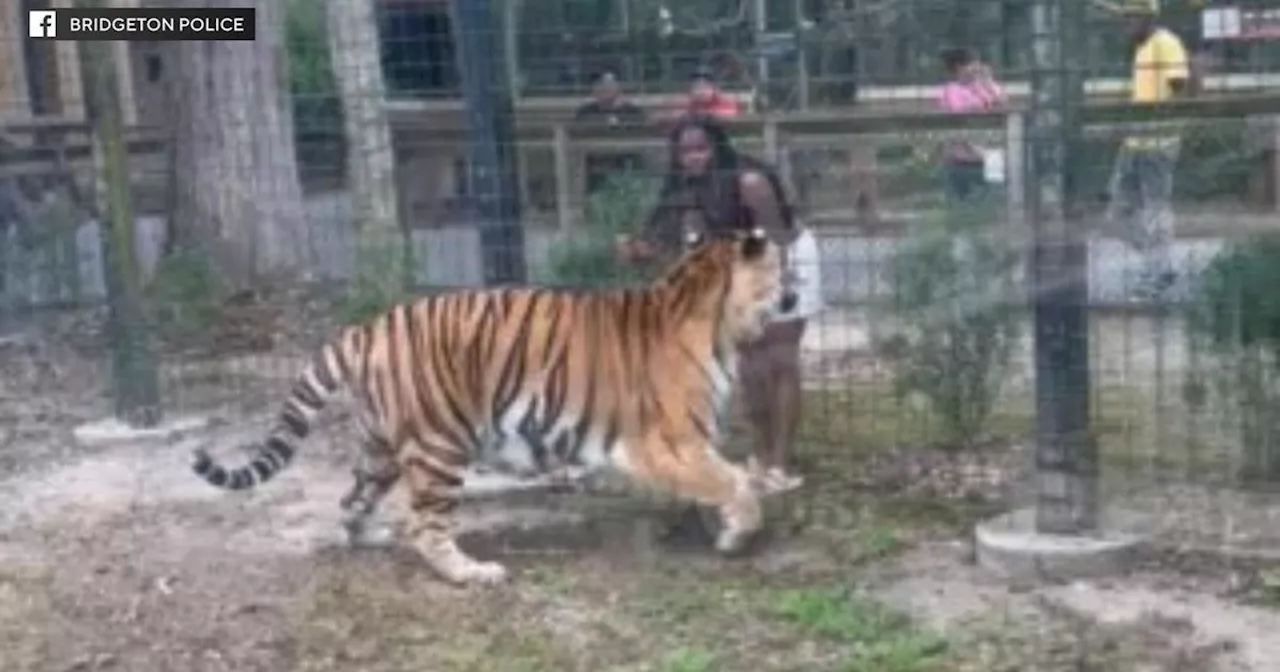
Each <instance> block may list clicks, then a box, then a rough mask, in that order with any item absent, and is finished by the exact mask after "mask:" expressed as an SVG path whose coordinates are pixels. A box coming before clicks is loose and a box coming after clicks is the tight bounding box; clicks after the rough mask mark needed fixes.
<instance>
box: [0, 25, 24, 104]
mask: <svg viewBox="0 0 1280 672" xmlns="http://www.w3.org/2000/svg"><path fill="white" fill-rule="evenodd" d="M21 6H22V3H20V2H0V45H3V49H4V51H3V52H0V116H3V117H8V118H23V117H27V116H30V114H31V96H30V95H29V94H28V92H27V56H26V53H25V52H24V51H23V48H22V47H23V45H24V44H26V41H27V36H26V35H25V34H23V30H24V26H25V25H26V22H25V20H24V17H23V13H22V11H21Z"/></svg>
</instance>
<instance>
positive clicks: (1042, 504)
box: [1025, 0, 1098, 534]
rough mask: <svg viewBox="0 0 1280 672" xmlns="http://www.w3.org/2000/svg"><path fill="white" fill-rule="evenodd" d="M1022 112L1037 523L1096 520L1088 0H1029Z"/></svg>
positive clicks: (1090, 523)
mask: <svg viewBox="0 0 1280 672" xmlns="http://www.w3.org/2000/svg"><path fill="white" fill-rule="evenodd" d="M1033 1H1034V4H1033V5H1032V8H1031V11H1032V18H1031V26H1032V39H1031V51H1032V71H1031V88H1032V98H1031V106H1030V110H1029V113H1028V116H1027V122H1028V123H1027V141H1028V142H1027V144H1028V152H1029V156H1028V157H1027V161H1026V164H1025V165H1026V166H1027V169H1028V171H1029V174H1028V175H1027V181H1026V184H1027V205H1028V215H1029V217H1028V221H1030V222H1031V224H1032V226H1033V227H1034V240H1035V251H1034V260H1033V277H1034V282H1033V287H1034V296H1033V304H1034V312H1035V368H1036V472H1037V473H1036V478H1037V506H1036V528H1037V530H1038V531H1040V532H1043V533H1050V534H1079V533H1083V532H1086V531H1088V530H1091V529H1093V528H1094V527H1095V526H1096V525H1097V515H1098V454H1097V445H1096V443H1095V441H1094V439H1093V435H1092V431H1091V429H1090V417H1089V416H1090V413H1089V406H1090V405H1089V397H1090V371H1089V315H1088V300H1089V287H1088V276H1087V269H1088V246H1087V240H1086V237H1085V234H1084V231H1083V227H1082V226H1081V224H1080V221H1079V211H1078V205H1079V202H1080V199H1079V194H1078V184H1079V175H1080V165H1079V147H1080V142H1079V138H1080V131H1081V129H1080V112H1081V106H1082V102H1083V100H1084V80H1083V68H1082V65H1083V63H1082V60H1081V57H1080V56H1079V54H1081V53H1082V52H1081V51H1080V50H1079V49H1078V48H1077V47H1078V46H1079V45H1080V44H1082V43H1083V39H1082V38H1083V35H1084V10H1085V3H1084V2H1081V1H1080V0H1033Z"/></svg>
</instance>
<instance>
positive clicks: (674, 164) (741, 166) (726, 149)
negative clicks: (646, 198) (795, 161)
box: [646, 115, 795, 245]
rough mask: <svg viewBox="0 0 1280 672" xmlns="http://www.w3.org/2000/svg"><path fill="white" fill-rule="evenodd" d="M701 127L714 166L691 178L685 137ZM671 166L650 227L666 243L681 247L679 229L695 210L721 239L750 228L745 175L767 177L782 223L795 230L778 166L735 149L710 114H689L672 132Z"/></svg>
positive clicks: (790, 207) (649, 224)
mask: <svg viewBox="0 0 1280 672" xmlns="http://www.w3.org/2000/svg"><path fill="white" fill-rule="evenodd" d="M691 129H697V130H700V131H702V133H703V134H705V135H706V136H707V140H708V142H709V143H710V144H711V167H710V170H708V171H707V173H706V174H704V175H688V174H686V173H685V171H684V170H683V169H682V168H681V166H680V148H679V143H680V136H682V135H684V133H685V132H686V131H689V130H691ZM667 149H668V166H667V172H666V175H665V176H664V177H663V180H662V188H661V189H660V190H659V192H658V204H657V207H655V208H654V211H653V213H652V215H651V216H650V218H649V221H648V225H647V226H646V229H649V230H651V231H653V232H654V234H655V235H656V236H658V237H659V238H660V239H661V241H662V243H663V244H664V245H670V244H671V243H673V242H674V243H675V244H677V245H678V244H679V241H682V240H683V238H684V237H683V232H682V231H680V230H679V226H678V224H679V223H680V222H681V217H680V215H681V214H683V212H684V211H685V210H688V209H690V208H693V209H697V210H699V211H700V212H701V214H702V216H703V218H704V220H705V222H706V225H707V229H708V231H707V233H709V234H711V235H716V234H717V233H722V232H727V231H729V230H732V229H737V228H742V227H750V226H751V225H752V223H751V222H749V221H746V218H747V217H748V215H747V214H746V209H745V207H744V206H743V205H742V194H741V190H740V187H739V179H740V177H741V175H742V173H743V172H744V171H748V170H750V171H754V172H758V173H760V174H761V175H764V177H765V179H767V180H768V181H769V185H770V186H771V187H772V188H773V192H774V195H775V197H776V198H777V199H778V209H779V211H780V212H781V214H782V220H783V222H784V223H785V225H786V226H787V227H788V228H790V227H792V226H794V218H795V213H794V208H793V207H792V204H791V202H790V200H789V199H788V198H787V193H786V190H784V189H783V188H782V180H781V179H779V177H778V173H777V171H776V170H774V168H773V167H772V166H770V165H769V164H767V163H765V162H764V161H761V160H760V159H757V158H755V157H753V156H749V155H747V154H743V153H741V152H739V151H738V150H737V148H735V147H734V146H733V142H732V140H730V138H729V132H728V131H727V130H726V129H725V127H724V125H722V124H721V123H720V122H719V121H717V120H716V119H715V118H714V117H711V116H708V115H686V116H685V117H682V118H681V119H680V120H679V121H678V122H677V123H676V124H675V127H674V128H672V129H671V133H670V134H669V135H668V137H667Z"/></svg>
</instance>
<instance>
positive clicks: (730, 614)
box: [0, 348, 1280, 672]
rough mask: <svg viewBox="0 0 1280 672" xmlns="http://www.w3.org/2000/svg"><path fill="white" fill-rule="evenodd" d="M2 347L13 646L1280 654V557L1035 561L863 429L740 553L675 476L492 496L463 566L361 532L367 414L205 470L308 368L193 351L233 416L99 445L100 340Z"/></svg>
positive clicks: (838, 671) (911, 658)
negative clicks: (74, 348)
mask: <svg viewBox="0 0 1280 672" xmlns="http://www.w3.org/2000/svg"><path fill="white" fill-rule="evenodd" d="M10 354H12V353H10ZM19 354H22V353H19ZM0 355H3V353H0ZM77 362H78V363H77ZM0 364H3V365H4V368H0V432H2V433H0V439H2V440H3V443H2V445H3V448H0V501H4V502H5V503H6V506H4V507H0V670H5V671H6V672H10V671H11V672H36V671H39V672H45V671H48V672H93V671H106V670H113V671H114V670H120V671H128V672H160V671H168V670H175V671H176V670H183V671H191V672H199V671H210V672H212V671H222V670H236V671H246V672H253V671H258V670H261V671H264V672H265V671H271V672H278V671H282V670H298V671H317V672H318V671H325V670H334V671H337V670H342V671H344V672H345V671H349V670H369V671H384V670H385V671H388V672H391V671H401V670H432V671H434V670H439V671H442V672H450V671H455V670H456V671H477V672H487V671H495V672H508V671H510V672H524V671H530V672H534V671H547V672H560V671H574V670H583V671H591V672H597V671H606V670H618V671H622V670H627V671H636V672H639V671H645V670H652V671H654V672H710V671H713V670H719V671H727V672H732V671H739V670H741V671H744V672H754V671H767V670H779V671H781V670H831V671H833V672H924V671H927V670H929V671H933V670H936V671H946V672H952V671H955V672H960V671H968V670H972V671H974V672H978V671H982V672H1000V671H1008V672H1021V671H1023V670H1046V671H1057V670H1061V671H1064V672H1065V671H1068V670H1072V671H1074V670H1097V671H1107V672H1110V671H1115V672H1121V671H1123V672H1130V671H1141V670H1161V671H1170V672H1172V671H1174V670H1178V671H1193V672H1201V671H1204V672H1207V671H1210V670H1223V671H1232V672H1234V671H1245V670H1249V671H1262V670H1274V669H1280V650H1277V643H1276V642H1275V639H1274V636H1273V633H1274V632H1276V631H1277V630H1278V629H1280V611H1276V610H1275V608H1274V606H1273V605H1276V604H1280V600H1278V599H1277V598H1280V592H1277V591H1275V590H1274V588H1273V584H1272V582H1271V581H1270V579H1269V577H1270V576H1271V574H1270V573H1269V570H1268V568H1267V567H1265V566H1258V565H1256V564H1240V563H1232V562H1226V561H1223V560H1221V559H1218V558H1216V557H1214V558H1208V559H1204V558H1201V559H1199V560H1198V561H1196V562H1190V561H1187V560H1186V559H1185V558H1184V557H1182V556H1177V557H1155V556H1153V557H1151V558H1150V559H1149V560H1148V561H1147V562H1146V563H1145V564H1144V565H1143V566H1142V567H1141V568H1140V570H1139V571H1136V572H1135V573H1134V574H1133V575H1131V576H1128V577H1123V578H1117V579H1115V580H1112V581H1106V582H1089V583H1083V582H1082V583H1078V584H1071V585H1010V584H1008V583H1006V582H1002V581H999V580H997V579H995V578H994V577H991V576H988V575H986V574H985V573H984V572H982V571H981V570H980V569H978V568H977V567H975V566H973V564H972V562H971V559H970V556H971V552H970V549H969V543H968V538H969V530H971V524H972V522H973V521H974V520H975V518H976V517H977V516H979V515H984V514H986V513H989V512H990V511H992V510H995V509H998V508H1000V507H1001V506H1002V503H1001V502H998V501H985V502H984V501H978V502H973V501H968V500H967V499H962V498H954V497H943V496H926V495H922V494H919V493H918V492H914V491H912V492H907V491H906V490H905V489H904V490H903V491H902V492H896V491H894V489H892V488H883V487H879V488H878V487H874V486H870V485H861V484H860V483H862V482H863V481H862V480H859V479H855V478H853V477H851V476H850V474H849V473H846V472H844V471H842V469H849V468H851V467H850V466H849V465H854V464H859V463H861V462H869V461H870V460H865V459H863V458H864V457H866V456H860V455H858V454H856V452H855V453H850V452H849V451H851V450H853V451H856V450H857V447H852V448H846V449H844V450H843V452H839V453H837V452H833V451H832V450H831V449H829V448H825V449H824V448H818V447H815V446H807V445H806V446H803V447H801V449H800V452H801V455H799V456H798V462H799V463H801V464H803V465H804V466H805V469H806V471H807V472H808V474H809V481H808V483H807V484H806V487H805V488H804V489H803V491H802V492H801V493H800V494H797V495H794V496H791V497H789V498H788V499H785V500H779V501H776V502H774V503H772V504H771V523H772V525H771V530H772V532H771V534H770V535H769V538H768V539H767V540H765V543H763V544H762V546H761V548H759V549H758V550H757V552H756V553H755V554H754V555H752V556H750V557H747V558H741V559H735V560H728V559H721V558H718V557H716V556H715V555H714V554H713V553H712V552H711V551H710V549H709V546H708V544H707V543H706V540H705V539H702V538H700V535H699V534H698V533H697V526H696V525H694V524H693V523H692V522H691V520H689V516H682V515H680V514H681V512H683V511H684V510H683V509H681V508H678V507H676V506H675V505H673V504H672V503H670V502H663V501H660V500H656V499H654V498H652V497H645V496H640V495H634V494H630V495H628V494H622V493H618V492H601V493H595V494H580V495H562V496H554V497H552V498H549V499H547V500H545V501H543V502H541V504H540V505H539V506H535V503H534V502H530V501H521V502H518V503H517V502H510V503H507V504H503V503H500V502H499V503H494V504H487V505H484V506H483V507H476V512H473V513H472V514H471V517H470V520H471V521H472V523H473V524H474V525H475V526H478V527H479V526H486V525H487V527H486V529H488V530H489V532H487V533H483V534H479V533H478V534H475V535H472V536H471V537H469V539H468V541H469V543H470V545H471V546H472V548H473V549H474V550H475V551H476V552H477V553H478V554H481V555H484V556H488V557H497V558H501V559H502V560H503V561H504V562H506V563H508V564H509V565H510V566H511V567H512V568H513V569H515V570H516V571H515V572H514V578H513V580H512V581H511V582H510V583H509V584H507V585H504V586H499V587H493V588H469V589H460V588H454V587H450V586H446V585H444V584H441V583H440V582H439V581H437V580H436V579H435V578H434V577H433V576H432V575H430V574H429V573H428V572H427V571H426V570H425V568H424V567H422V566H421V564H420V563H419V562H418V561H417V559H416V558H415V557H414V556H413V555H412V554H410V553H409V552H406V551H403V550H398V549H358V550H357V549H349V548H347V547H346V546H345V545H344V544H343V540H342V537H341V535H340V534H339V527H338V524H337V520H338V508H337V499H338V497H339V496H340V494H341V493H342V491H343V490H344V489H345V488H346V486H347V485H348V480H347V478H348V476H347V474H348V469H349V468H350V455H349V454H347V452H346V450H345V449H344V446H345V445H350V443H349V434H346V433H344V432H345V431H346V430H344V429H342V427H343V426H342V425H341V424H335V425H333V426H332V429H333V432H334V433H333V434H328V435H327V434H326V433H325V432H323V431H322V432H318V433H317V437H316V439H315V440H313V441H312V442H311V444H309V446H308V448H307V450H305V451H304V452H303V453H302V454H301V455H300V456H299V457H298V459H297V460H296V461H295V463H294V465H293V466H292V467H291V468H290V469H289V470H287V471H286V472H285V473H283V474H282V475H281V476H279V477H278V478H277V479H276V480H274V481H272V482H271V483H270V484H268V485H266V486H265V487H263V488H261V489H260V490H258V491H255V492H252V493H248V494H234V495H233V494H227V493H222V492H219V491H217V490H214V489H212V488H209V487H208V486H206V485H204V484H203V483H201V482H200V481H198V480H197V479H195V478H194V477H193V476H192V475H191V474H190V472H189V470H188V461H189V459H190V449H191V448H192V447H194V446H195V445H203V444H209V443H213V444H218V445H220V446H230V445H234V444H236V443H238V442H240V441H243V440H244V439H245V438H246V437H249V436H251V435H252V434H253V432H254V431H256V430H259V429H261V426H262V420H263V414H262V411H263V410H265V409H267V408H269V406H268V405H266V404H265V403H264V401H265V400H266V399H269V398H270V397H271V396H272V395H273V394H278V393H279V392H280V391H282V390H284V389H286V387H285V383H284V380H285V379H284V378H282V376H284V375H286V374H287V372H286V371H283V370H278V369H275V368H270V369H269V370H268V369H267V368H264V369H263V370H260V371H258V372H256V373H257V374H259V375H257V376H256V378H254V380H256V381H257V382H253V383H250V382H246V381H247V380H249V374H248V373H245V372H243V371H242V372H241V374H242V375H243V376H245V377H242V378H235V379H233V378H232V377H229V376H227V375H220V376H212V377H210V378H209V380H207V381H205V382H203V383H201V384H200V385H197V384H196V381H197V378H196V377H195V376H194V375H193V374H192V373H191V372H190V371H187V372H185V373H183V374H182V375H183V376H185V378H184V379H183V383H184V385H185V387H184V388H183V390H184V394H185V395H186V396H185V397H184V401H183V404H184V406H183V407H184V408H206V409H214V408H216V409H217V410H218V413H217V415H218V416H219V417H220V418H221V419H223V420H224V423H222V424H219V425H217V426H215V427H213V428H212V429H209V430H207V431H205V432H202V433H198V434H193V435H189V436H185V437H180V438H178V439H175V440H173V441H169V442H153V443H140V442H134V443H125V444H120V445H116V446H108V447H96V448H90V447H84V446H79V445H77V444H76V442H75V441H74V439H73V438H72V434H71V431H72V429H73V428H74V427H76V426H77V425H79V424H81V423H83V422H86V421H91V420H96V419H99V418H101V417H103V416H104V415H105V414H107V413H108V411H109V406H108V405H107V404H106V403H105V401H104V399H103V398H102V395H101V393H100V392H99V391H100V390H101V389H104V387H103V383H102V380H101V372H100V367H98V365H96V364H92V363H91V362H86V361H84V360H83V358H82V359H76V357H75V356H74V354H73V353H70V352H64V351H60V350H56V349H49V348H46V349H44V350H42V351H41V355H40V357H29V356H26V355H25V354H23V355H22V356H21V357H3V356H0ZM95 367H98V368H95ZM268 368H269V367H268ZM251 409H252V410H255V411H256V412H250V410H251ZM222 454H224V455H226V454H229V453H226V452H223V453H222ZM840 465H844V466H840ZM524 499H525V500H528V499H529V498H524ZM969 499H972V498H969ZM401 510H402V509H397V508H396V507H392V510H391V512H390V515H392V516H395V515H399V512H400V511H401ZM513 512H518V513H521V514H523V516H522V518H521V520H525V521H529V520H532V521H534V522H538V523H541V524H542V528H541V530H540V531H528V530H525V531H521V530H520V529H517V527H516V523H514V522H509V521H513V520H516V519H517V518H516V516H515V514H514V513H513ZM549 512H550V513H549ZM481 514H483V516H482V515H481ZM553 514H554V515H553ZM555 516H558V517H555ZM494 521H498V522H497V523H494ZM503 521H507V522H505V523H504V522H503ZM556 521H569V522H556Z"/></svg>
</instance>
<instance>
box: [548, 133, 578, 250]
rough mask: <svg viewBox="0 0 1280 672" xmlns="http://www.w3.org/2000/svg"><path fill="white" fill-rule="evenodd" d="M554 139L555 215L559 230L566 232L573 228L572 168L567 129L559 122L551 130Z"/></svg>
mask: <svg viewBox="0 0 1280 672" xmlns="http://www.w3.org/2000/svg"><path fill="white" fill-rule="evenodd" d="M552 133H553V137H554V138H555V139H554V141H553V142H554V145H553V150H554V151H555V171H556V215H557V217H558V221H557V223H558V224H559V226H560V230H561V231H563V232H565V233H568V232H569V230H570V229H572V228H573V202H572V201H573V193H574V190H573V168H572V164H571V162H570V160H569V155H570V153H571V152H572V151H573V150H572V149H571V148H570V147H569V130H568V129H567V128H565V126H564V124H560V125H558V126H556V127H555V129H553V131H552Z"/></svg>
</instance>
